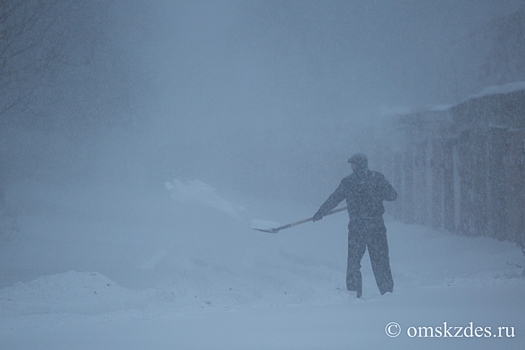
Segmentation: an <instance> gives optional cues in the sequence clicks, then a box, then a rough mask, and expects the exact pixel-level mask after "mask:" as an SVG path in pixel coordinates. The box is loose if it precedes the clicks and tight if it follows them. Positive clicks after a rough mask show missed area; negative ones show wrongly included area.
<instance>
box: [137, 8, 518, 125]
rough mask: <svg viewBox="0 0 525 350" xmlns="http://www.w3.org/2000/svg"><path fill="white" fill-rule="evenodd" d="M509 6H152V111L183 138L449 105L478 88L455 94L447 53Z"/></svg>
mask: <svg viewBox="0 0 525 350" xmlns="http://www.w3.org/2000/svg"><path fill="white" fill-rule="evenodd" d="M518 3H519V2H516V1H504V2H500V1H439V2H434V1H384V0H382V1H381V0H375V1H297V2H291V1H259V2H243V1H211V2H206V1H198V2H191V3H181V2H165V3H163V4H160V3H157V4H156V5H154V6H153V8H152V9H151V10H150V11H151V12H150V15H149V16H150V18H149V23H148V24H147V25H145V28H144V31H145V37H146V38H147V41H148V43H147V45H146V49H145V54H146V59H145V62H146V63H147V64H148V65H150V68H151V72H152V73H153V75H154V76H155V81H156V83H157V84H158V85H157V86H158V88H159V105H160V106H162V108H163V109H160V110H159V111H160V112H165V113H166V114H168V115H170V114H171V115H173V116H174V117H173V118H171V120H170V121H168V123H171V122H175V124H176V125H177V128H178V129H179V130H191V131H192V132H193V131H196V129H199V130H201V131H202V129H210V130H212V131H213V130H217V129H220V130H222V129H224V128H228V129H230V128H242V127H245V126H249V127H251V126H260V125H261V124H262V125H266V124H268V123H269V125H270V126H273V125H275V124H276V125H279V126H281V125H282V124H283V123H284V124H285V125H286V121H290V120H293V122H292V123H299V122H304V120H307V121H308V122H312V123H314V124H315V123H322V122H324V121H325V120H327V119H340V118H356V117H357V116H366V115H367V114H372V113H374V112H377V110H378V109H380V108H383V107H413V106H420V105H425V104H451V103H455V102H458V101H457V99H458V98H460V99H461V98H465V96H467V95H468V94H471V93H473V92H474V91H472V90H471V89H473V88H476V86H471V85H472V81H460V82H458V85H459V86H456V81H455V79H454V74H455V70H458V69H459V70H461V67H454V66H453V65H454V64H453V61H451V58H450V55H451V52H450V51H451V50H452V47H453V46H454V45H455V43H456V42H458V41H460V40H462V39H463V38H464V37H465V36H466V35H467V34H468V33H469V32H470V31H472V30H473V29H474V28H475V27H476V26H478V25H480V24H481V23H483V22H485V21H487V20H489V19H490V18H492V16H493V15H494V14H502V13H507V12H510V11H512V10H515V9H516V4H518ZM458 90H459V96H457V95H458V94H457V92H456V91H458ZM274 123H275V124H274Z"/></svg>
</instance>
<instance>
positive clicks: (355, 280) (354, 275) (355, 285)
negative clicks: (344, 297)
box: [346, 225, 366, 298]
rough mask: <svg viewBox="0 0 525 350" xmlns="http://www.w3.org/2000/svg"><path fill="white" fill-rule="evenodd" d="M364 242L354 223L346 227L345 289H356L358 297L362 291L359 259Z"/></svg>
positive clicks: (363, 248) (363, 251)
mask: <svg viewBox="0 0 525 350" xmlns="http://www.w3.org/2000/svg"><path fill="white" fill-rule="evenodd" d="M365 250H366V244H365V242H364V240H363V238H362V236H361V235H360V232H358V227H356V225H349V227H348V261H347V269H346V289H348V290H349V291H356V292H357V297H358V298H360V297H361V294H362V292H363V277H362V276H361V259H362V258H363V255H364V254H365Z"/></svg>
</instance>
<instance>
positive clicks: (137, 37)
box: [2, 0, 524, 197]
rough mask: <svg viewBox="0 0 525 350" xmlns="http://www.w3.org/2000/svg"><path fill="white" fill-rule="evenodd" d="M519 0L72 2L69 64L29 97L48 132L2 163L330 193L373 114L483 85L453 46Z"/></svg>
mask: <svg viewBox="0 0 525 350" xmlns="http://www.w3.org/2000/svg"><path fill="white" fill-rule="evenodd" d="M102 3H103V4H104V6H103V7H100V6H99V5H101V4H102ZM523 3H524V2H523V1H522V0H505V1H494V0H492V1H491V0H462V1H454V0H443V1H418V0H399V1H387V0H369V1H262V0H259V1H240V0H239V1H230V0H228V1H215V0H209V1H169V0H164V1H148V2H139V1H121V0H114V1H113V2H110V3H106V2H95V3H93V4H92V5H91V3H87V4H89V6H87V8H88V10H89V11H87V12H86V11H85V9H84V7H83V6H84V5H85V4H84V5H82V6H81V4H80V3H77V5H78V6H73V8H74V13H73V14H72V17H71V18H69V19H68V20H67V21H66V22H67V24H66V26H65V29H64V30H62V33H63V36H64V37H69V40H70V41H71V42H73V43H74V44H73V45H72V46H67V47H66V48H65V50H67V51H68V52H67V54H68V55H67V56H68V57H69V59H70V60H71V59H73V61H72V62H68V64H67V65H66V66H65V67H64V68H62V69H61V70H60V71H57V72H58V73H57V74H52V77H51V78H48V80H46V82H45V84H44V85H43V88H42V89H40V90H39V91H40V92H39V94H35V96H34V98H33V100H35V101H40V102H39V103H40V108H36V107H35V106H32V110H31V113H33V114H34V113H35V112H34V111H38V113H40V115H39V116H38V118H39V119H38V118H33V120H34V121H35V123H37V124H39V125H42V126H41V127H39V128H37V129H31V130H30V132H29V133H26V134H23V135H15V134H13V133H10V134H9V133H8V134H9V135H11V137H12V139H7V138H4V139H3V144H4V145H3V146H2V147H3V149H6V150H7V151H3V152H4V159H6V160H4V163H5V164H6V165H4V167H5V168H9V169H15V168H16V167H19V168H20V169H22V170H20V171H15V170H13V171H12V173H13V174H14V175H13V176H12V177H13V178H17V177H19V173H20V172H22V171H23V172H26V173H31V172H32V176H33V177H36V178H45V177H47V178H56V179H59V180H60V181H64V180H65V179H69V180H76V179H82V178H83V177H86V178H88V180H83V181H84V182H85V181H88V182H89V181H91V180H92V179H95V178H98V181H99V182H102V183H107V182H110V181H123V180H125V179H128V178H134V179H136V180H137V179H138V181H141V182H142V183H148V184H150V185H151V186H154V187H155V186H162V184H163V182H164V181H168V180H171V179H173V178H179V179H181V180H193V179H199V180H202V181H205V182H207V183H210V184H211V185H212V186H219V187H220V186H221V185H225V186H230V187H236V188H238V189H239V190H241V191H246V190H247V191H250V190H254V189H255V190H257V191H259V192H263V193H275V194H277V193H278V194H283V193H284V194H286V193H289V195H290V196H292V197H293V196H295V195H297V193H300V192H305V193H306V192H308V191H310V190H311V188H313V187H315V188H317V190H316V191H318V192H319V193H326V192H328V191H329V190H333V187H334V186H335V185H337V181H338V180H339V179H340V176H342V175H345V174H346V173H348V172H349V169H348V166H347V164H346V159H347V158H348V157H349V156H350V155H351V154H352V153H353V152H356V151H364V152H367V150H368V149H369V147H370V139H371V137H372V136H373V134H374V130H373V128H372V129H371V126H369V125H368V124H369V120H370V119H371V118H374V117H375V116H377V115H378V114H384V113H385V111H388V110H396V109H399V108H413V107H419V106H423V105H435V104H440V105H441V104H446V105H448V104H454V103H457V102H459V101H461V100H463V99H465V98H466V97H467V96H468V95H469V94H473V93H476V92H478V91H479V90H481V89H482V88H484V87H485V86H483V85H480V83H479V81H478V79H477V78H478V77H477V76H476V74H477V72H476V71H475V68H474V67H475V65H469V64H468V57H466V56H465V57H459V56H458V55H461V54H462V52H463V51H462V50H461V49H462V48H463V46H465V45H466V44H468V39H467V37H468V35H469V33H471V32H472V31H473V30H475V29H476V28H478V27H479V26H480V25H481V24H483V23H486V22H487V21H489V20H490V19H492V18H494V16H497V15H503V14H508V13H511V12H513V11H515V10H516V9H517V8H518V7H519V6H520V5H522V4H523ZM75 11H76V12H75ZM99 12H103V14H101V13H99ZM77 17H78V20H77ZM91 17H93V18H91ZM61 20H62V19H61ZM75 57H78V58H75ZM465 62H467V63H465ZM55 90H58V92H56V91H55ZM26 114H27V113H26ZM31 115H32V114H31ZM71 116H75V117H74V118H71ZM78 116H82V117H81V118H80V119H79V118H78ZM53 118H54V119H53ZM51 120H55V122H53V123H51V122H50V121H51ZM68 120H72V121H74V123H68V122H67V121H68ZM79 120H80V122H79ZM90 123H91V124H99V125H101V127H100V131H99V133H98V134H94V133H93V132H90V133H86V130H87V129H89V128H87V127H86V126H85V125H89V124H90ZM61 125H63V126H61ZM374 127H375V128H378V127H379V128H381V127H382V126H377V125H376V126H374ZM49 130H51V131H49ZM79 140H80V141H79ZM90 179H91V180H90Z"/></svg>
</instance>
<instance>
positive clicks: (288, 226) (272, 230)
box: [267, 207, 348, 233]
mask: <svg viewBox="0 0 525 350" xmlns="http://www.w3.org/2000/svg"><path fill="white" fill-rule="evenodd" d="M346 209H348V207H344V208H339V209H334V210H332V211H329V212H328V213H326V214H325V215H324V216H328V215H332V214H335V213H339V212H341V211H343V210H346ZM313 219H314V217H313V216H312V217H311V218H308V219H304V220H301V221H297V222H293V223H291V224H288V225H284V226H281V227H277V228H273V229H271V230H268V231H267V232H271V233H277V232H279V231H281V230H284V229H286V228H290V227H293V226H297V225H301V224H304V223H305V222H309V221H312V220H313Z"/></svg>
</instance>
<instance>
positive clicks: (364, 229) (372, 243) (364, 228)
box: [346, 217, 394, 297]
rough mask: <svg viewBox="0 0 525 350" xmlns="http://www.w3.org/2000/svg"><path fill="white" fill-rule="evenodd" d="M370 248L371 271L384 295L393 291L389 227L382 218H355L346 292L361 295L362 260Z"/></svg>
mask: <svg viewBox="0 0 525 350" xmlns="http://www.w3.org/2000/svg"><path fill="white" fill-rule="evenodd" d="M366 248H368V254H369V255H370V262H371V264H372V271H373V272H374V277H375V279H376V283H377V287H378V288H379V292H380V293H381V294H385V293H386V292H392V291H393V290H394V281H393V279H392V272H391V270H390V263H389V261H390V260H389V256H388V241H387V238H386V227H385V223H384V221H383V218H382V217H375V218H355V219H351V220H350V223H349V224H348V265H347V272H346V288H347V289H348V290H350V291H356V292H357V297H360V296H361V293H362V276H361V271H360V270H361V259H362V258H363V255H364V254H365V250H366Z"/></svg>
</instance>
